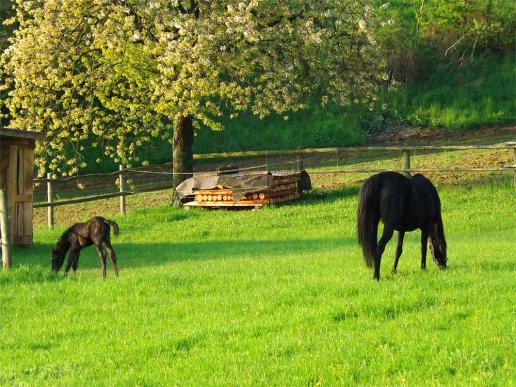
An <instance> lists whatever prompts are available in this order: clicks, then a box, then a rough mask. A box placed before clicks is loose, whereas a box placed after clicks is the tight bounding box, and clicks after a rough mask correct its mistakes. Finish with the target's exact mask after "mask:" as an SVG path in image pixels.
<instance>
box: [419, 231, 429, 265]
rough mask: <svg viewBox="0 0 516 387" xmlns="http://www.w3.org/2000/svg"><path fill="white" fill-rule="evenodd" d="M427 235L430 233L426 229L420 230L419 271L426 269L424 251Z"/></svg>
mask: <svg viewBox="0 0 516 387" xmlns="http://www.w3.org/2000/svg"><path fill="white" fill-rule="evenodd" d="M429 235H430V233H429V231H428V229H427V228H423V229H422V230H421V270H425V269H426V249H427V245H428V236H429Z"/></svg>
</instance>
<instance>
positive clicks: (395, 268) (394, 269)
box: [392, 231, 405, 274]
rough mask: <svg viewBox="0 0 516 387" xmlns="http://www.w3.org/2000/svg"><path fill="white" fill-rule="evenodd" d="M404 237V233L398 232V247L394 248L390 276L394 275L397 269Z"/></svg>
mask: <svg viewBox="0 0 516 387" xmlns="http://www.w3.org/2000/svg"><path fill="white" fill-rule="evenodd" d="M404 237H405V231H398V245H397V246H396V255H395V256H394V264H393V265H392V274H396V270H397V269H398V261H399V259H400V257H401V253H402V252H403V238H404Z"/></svg>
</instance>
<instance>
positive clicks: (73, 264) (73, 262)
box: [72, 249, 81, 275]
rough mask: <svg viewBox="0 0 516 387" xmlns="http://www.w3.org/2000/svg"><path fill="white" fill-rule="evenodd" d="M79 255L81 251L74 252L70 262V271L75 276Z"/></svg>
mask: <svg viewBox="0 0 516 387" xmlns="http://www.w3.org/2000/svg"><path fill="white" fill-rule="evenodd" d="M80 254H81V250H80V249H78V250H77V251H76V252H75V255H74V257H73V261H72V269H73V274H74V275H75V274H77V267H78V266H79V255H80Z"/></svg>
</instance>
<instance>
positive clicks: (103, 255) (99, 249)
mask: <svg viewBox="0 0 516 387" xmlns="http://www.w3.org/2000/svg"><path fill="white" fill-rule="evenodd" d="M95 247H96V248H97V252H98V253H99V257H100V263H101V264H102V277H103V278H106V252H105V251H104V248H103V247H102V243H99V244H97V245H95Z"/></svg>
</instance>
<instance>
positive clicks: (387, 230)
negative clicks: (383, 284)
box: [373, 225, 394, 281]
mask: <svg viewBox="0 0 516 387" xmlns="http://www.w3.org/2000/svg"><path fill="white" fill-rule="evenodd" d="M392 234H394V228H393V227H391V226H389V225H384V227H383V234H382V237H381V238H380V241H379V242H378V247H377V248H376V255H375V257H374V275H373V278H374V279H375V280H377V281H379V280H380V264H381V262H382V254H383V252H384V251H385V245H387V242H389V241H390V239H391V238H392Z"/></svg>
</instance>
